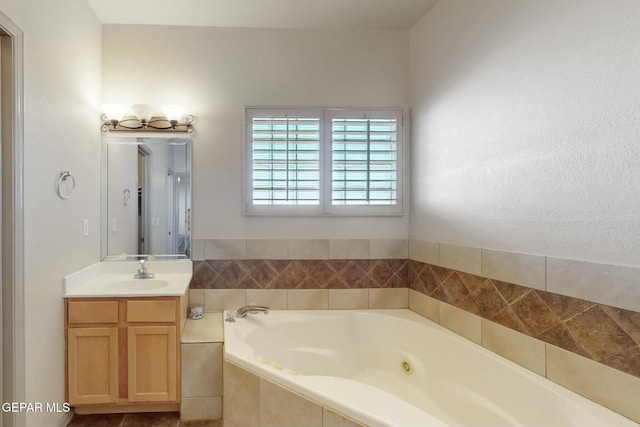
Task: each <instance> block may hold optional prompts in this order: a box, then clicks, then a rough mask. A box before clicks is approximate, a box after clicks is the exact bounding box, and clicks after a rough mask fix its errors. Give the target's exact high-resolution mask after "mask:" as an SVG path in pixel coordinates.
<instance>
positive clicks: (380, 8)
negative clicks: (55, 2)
mask: <svg viewBox="0 0 640 427" xmlns="http://www.w3.org/2000/svg"><path fill="white" fill-rule="evenodd" d="M88 1H89V4H90V5H91V7H93V10H94V11H95V13H96V15H97V16H98V19H100V21H101V22H102V23H103V24H149V25H195V26H203V27H249V28H298V29H379V30H408V29H410V28H411V27H412V26H413V25H414V24H415V23H416V22H418V20H419V19H420V18H421V17H422V16H423V15H424V14H425V13H426V12H427V11H428V10H429V8H431V6H433V5H434V4H435V3H436V2H437V1H438V0H88Z"/></svg>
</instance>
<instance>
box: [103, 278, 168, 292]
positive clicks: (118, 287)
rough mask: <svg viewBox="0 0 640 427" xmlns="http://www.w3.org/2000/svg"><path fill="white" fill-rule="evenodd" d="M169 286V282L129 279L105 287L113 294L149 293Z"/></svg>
mask: <svg viewBox="0 0 640 427" xmlns="http://www.w3.org/2000/svg"><path fill="white" fill-rule="evenodd" d="M166 286H169V282H167V281H165V280H159V279H130V280H123V281H120V282H113V283H110V284H109V285H107V286H106V287H107V288H108V289H109V290H110V291H113V292H123V291H124V292H126V291H129V292H136V291H151V290H155V289H161V288H164V287H166Z"/></svg>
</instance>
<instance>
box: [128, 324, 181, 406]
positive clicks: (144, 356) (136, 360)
mask: <svg viewBox="0 0 640 427" xmlns="http://www.w3.org/2000/svg"><path fill="white" fill-rule="evenodd" d="M127 330H128V347H129V348H128V353H129V354H128V369H129V374H128V381H129V387H128V389H129V401H130V402H176V401H177V400H178V395H177V344H176V343H177V341H176V327H175V326H129V327H128V328H127Z"/></svg>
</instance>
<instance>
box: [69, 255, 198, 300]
mask: <svg viewBox="0 0 640 427" xmlns="http://www.w3.org/2000/svg"><path fill="white" fill-rule="evenodd" d="M138 267H139V264H138V263H137V262H135V261H118V262H99V263H96V264H93V265H91V266H89V267H87V268H84V269H82V270H80V271H77V272H75V273H72V274H69V275H67V276H65V277H64V280H63V287H64V291H63V296H64V298H78V297H94V298H95V297H112V298H113V297H146V296H182V295H184V294H185V293H186V292H187V289H188V288H189V282H190V281H191V276H192V272H193V265H192V263H191V261H190V260H178V261H148V262H147V268H148V270H149V272H150V273H153V274H154V275H155V277H154V278H151V279H134V278H133V276H134V274H135V273H136V271H137V269H138Z"/></svg>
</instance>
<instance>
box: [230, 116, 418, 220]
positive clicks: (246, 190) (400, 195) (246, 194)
mask: <svg viewBox="0 0 640 427" xmlns="http://www.w3.org/2000/svg"><path fill="white" fill-rule="evenodd" d="M269 115H274V116H276V115H277V116H283V117H287V116H288V117H294V118H296V117H301V118H302V117H317V118H319V119H320V135H319V139H320V142H319V144H320V146H319V152H318V155H319V171H320V181H319V192H320V197H319V203H318V205H254V204H253V203H252V194H253V158H252V155H251V153H252V152H253V149H252V148H253V147H252V144H253V138H252V134H253V120H252V119H253V118H254V117H258V116H269ZM334 117H335V118H346V117H353V118H362V117H366V118H396V119H397V120H398V125H397V147H396V156H397V158H396V162H397V169H398V170H397V172H396V196H397V198H396V200H397V202H396V204H395V205H333V204H332V191H331V188H332V136H331V134H332V128H331V119H332V118H334ZM406 117H407V113H406V109H405V108H320V107H318V108H316V107H301V108H296V107H253V106H251V107H245V108H244V132H243V144H242V146H243V153H242V155H243V162H242V163H243V173H242V180H243V183H242V211H243V214H244V215H245V216H318V217H321V216H402V215H404V211H405V209H404V199H405V197H404V180H405V177H406V176H407V162H406V159H405V155H404V153H405V145H406V143H407V142H406V139H407V136H406V135H407V133H406V132H405V131H404V129H405V122H406V120H405V118H406Z"/></svg>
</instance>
